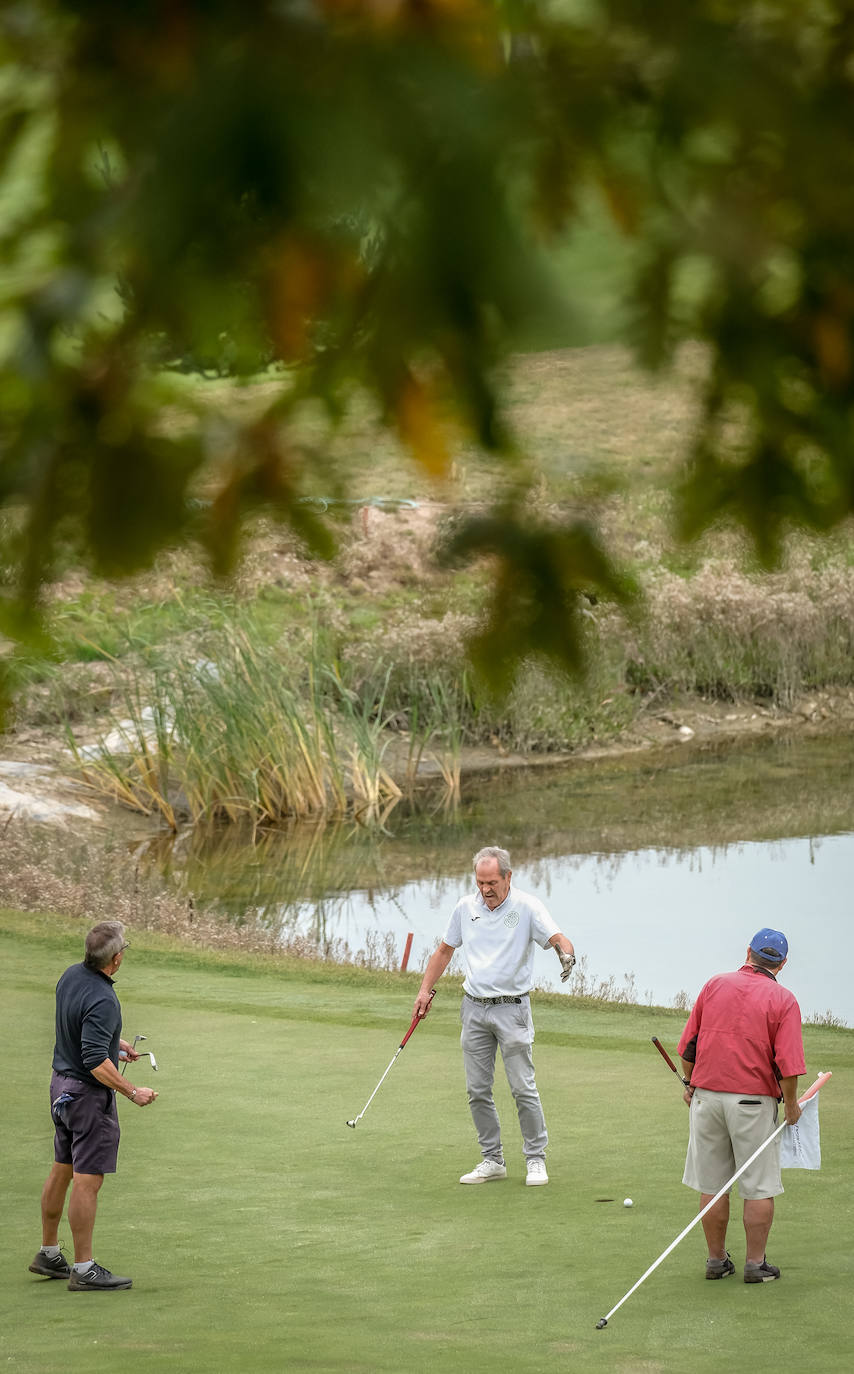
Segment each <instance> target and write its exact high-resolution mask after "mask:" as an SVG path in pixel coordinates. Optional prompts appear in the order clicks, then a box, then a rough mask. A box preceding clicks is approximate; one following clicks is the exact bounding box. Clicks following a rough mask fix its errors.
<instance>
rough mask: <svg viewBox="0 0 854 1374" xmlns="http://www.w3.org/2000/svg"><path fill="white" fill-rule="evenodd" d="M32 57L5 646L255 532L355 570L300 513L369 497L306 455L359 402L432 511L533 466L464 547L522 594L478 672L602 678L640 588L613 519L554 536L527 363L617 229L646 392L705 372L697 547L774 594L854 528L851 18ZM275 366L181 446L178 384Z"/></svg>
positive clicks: (631, 5)
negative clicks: (600, 647) (513, 359)
mask: <svg viewBox="0 0 854 1374" xmlns="http://www.w3.org/2000/svg"><path fill="white" fill-rule="evenodd" d="M0 56H2V69H0V139H2V143H0V191H2V206H3V208H2V212H0V238H2V258H3V262H4V266H3V268H2V270H1V271H0V296H2V301H0V367H1V368H2V370H0V413H2V415H3V433H2V448H0V505H1V506H4V507H6V508H7V518H6V519H5V521H4V522H3V524H2V528H3V530H4V534H3V540H2V547H0V578H2V583H0V614H2V623H0V632H2V633H5V634H7V635H8V636H12V637H16V636H18V635H20V634H22V633H23V632H24V629H23V627H24V622H25V620H26V617H27V615H31V613H32V612H33V611H35V610H37V607H38V600H39V588H40V586H41V585H42V584H43V582H44V581H45V579H46V578H47V577H49V575H50V572H51V568H52V566H53V563H54V560H55V559H56V557H57V551H58V550H59V549H60V548H62V549H63V550H64V551H65V552H66V554H67V551H68V550H69V549H71V550H72V551H73V553H74V556H75V557H78V556H79V557H82V558H83V559H84V560H85V561H88V562H89V563H90V564H91V565H92V566H94V567H95V568H96V569H97V570H98V571H99V572H101V573H105V574H107V575H108V576H112V575H116V574H120V573H123V572H126V571H130V570H133V569H135V568H139V567H142V566H145V565H146V564H147V563H148V562H149V561H150V560H151V559H152V558H153V557H154V555H155V554H156V553H157V551H158V550H159V549H161V548H163V547H164V546H166V545H172V544H175V543H182V542H183V543H187V542H197V543H198V545H199V547H200V548H203V549H205V550H206V551H207V554H208V555H209V556H210V558H211V560H212V564H213V567H214V569H215V570H216V571H217V572H226V571H227V570H228V569H229V568H230V567H231V566H232V564H233V561H234V559H235V558H236V556H237V554H238V543H239V535H240V531H241V528H242V526H243V523H244V521H245V518H246V516H247V514H248V513H249V511H250V510H251V509H252V508H253V507H258V506H260V507H263V508H264V509H265V510H266V511H267V512H272V513H273V514H274V515H276V516H277V517H279V518H280V519H281V520H283V521H285V522H287V523H288V524H289V525H290V526H291V527H292V528H293V529H294V530H295V531H296V532H297V533H298V534H299V535H300V536H301V538H302V539H303V540H304V541H305V543H306V545H307V546H308V548H309V549H310V550H311V551H313V552H314V553H321V554H328V553H330V552H331V550H332V543H333V540H332V534H331V530H330V527H329V526H328V524H327V523H326V520H325V518H324V515H323V513H322V512H321V511H320V510H318V508H317V506H316V505H315V504H312V502H311V501H307V500H305V494H306V491H311V490H316V483H317V478H318V476H319V477H320V478H321V480H322V483H323V484H324V485H325V487H326V489H327V491H330V492H333V493H336V492H337V493H339V494H342V495H343V494H345V493H346V490H347V472H346V464H345V465H344V466H342V465H341V464H337V465H336V466H335V468H334V470H332V467H331V461H330V459H329V454H328V448H327V447H326V446H325V444H324V440H323V437H322V432H321V433H320V435H319V437H318V438H317V440H316V442H314V443H312V444H311V445H309V444H307V443H306V442H304V441H302V440H300V439H299V438H298V428H297V427H296V426H295V424H294V420H295V417H296V416H297V415H298V413H299V412H300V410H301V409H304V408H305V407H306V406H312V407H314V409H315V410H319V411H320V413H321V414H322V415H323V416H324V417H325V421H324V423H325V424H326V425H327V426H328V428H329V432H330V433H331V432H332V431H333V430H334V427H335V425H336V423H337V422H338V421H339V420H340V418H341V417H342V415H343V413H344V411H345V410H346V407H347V405H348V403H349V400H350V399H351V397H352V396H353V394H354V393H355V392H356V391H357V390H358V391H359V393H360V394H361V395H363V396H364V395H367V396H368V397H370V398H371V399H372V402H373V403H374V405H375V407H376V410H377V412H378V414H379V415H380V417H381V418H382V420H383V421H384V423H386V424H387V425H388V426H389V427H390V428H391V429H392V430H393V431H394V432H396V434H397V435H398V436H399V438H400V439H401V441H402V443H403V444H404V446H405V447H406V448H407V449H408V450H409V451H410V452H411V454H412V456H413V458H414V460H415V461H416V462H417V463H418V464H419V465H420V466H421V468H422V469H423V470H424V471H426V472H427V473H428V474H430V475H431V476H433V477H435V478H436V480H437V481H441V479H442V478H443V477H444V476H445V475H446V474H447V473H448V471H449V467H450V464H451V462H452V458H453V454H454V450H455V446H458V445H459V444H461V443H468V444H474V445H476V446H477V448H478V449H479V450H480V451H481V452H482V453H484V454H487V455H492V456H493V458H494V461H495V463H496V465H497V466H496V472H498V471H499V467H498V465H501V466H500V471H501V473H502V485H501V492H502V495H501V499H500V501H499V500H497V501H496V503H495V505H494V507H493V508H492V509H490V510H487V511H485V512H480V513H478V514H476V515H474V516H472V518H470V519H469V520H468V521H465V522H462V523H461V524H459V525H457V526H456V527H455V534H454V537H453V539H452V540H450V541H449V543H448V546H447V547H446V549H445V556H446V558H448V559H450V560H466V559H470V558H472V557H481V556H486V557H489V558H491V559H492V560H493V561H494V566H495V576H494V581H493V586H494V603H493V606H492V617H491V620H490V622H489V626H488V628H487V629H486V630H485V632H484V634H483V635H482V637H481V638H480V640H479V641H478V642H477V644H476V645H475V648H476V650H479V652H480V657H481V658H482V660H483V661H484V662H485V663H487V664H490V665H491V667H492V669H493V673H495V672H496V671H499V672H500V671H502V670H503V671H504V673H505V675H507V676H508V677H509V675H510V673H511V672H512V670H513V664H514V661H515V660H516V659H517V658H520V657H524V656H525V655H527V654H530V653H531V652H532V651H534V652H540V653H545V654H546V655H548V656H551V657H552V658H553V659H555V660H558V661H559V662H562V663H564V664H568V665H569V666H570V667H572V666H576V667H577V666H579V663H580V661H581V659H582V658H583V652H582V649H581V642H582V633H581V628H580V627H581V623H582V622H581V607H580V604H579V596H580V594H581V593H582V592H584V591H587V592H590V593H595V594H597V595H598V596H599V597H601V598H604V599H616V600H618V601H624V602H625V601H629V600H630V599H631V597H632V595H633V582H632V579H631V576H630V574H629V572H628V570H620V569H618V568H617V567H616V565H615V562H614V560H613V559H612V558H610V557H609V555H608V551H607V549H606V548H605V547H604V546H603V543H602V541H601V539H600V538H599V536H598V534H597V532H596V529H595V527H594V525H593V523H592V522H591V521H587V520H585V519H584V518H583V516H584V511H583V510H582V511H581V513H580V515H579V511H578V510H577V509H576V510H575V511H574V513H573V516H572V518H571V519H570V518H567V517H564V516H562V515H561V514H560V513H559V512H558V513H555V512H551V513H547V515H546V517H540V516H538V517H535V516H534V514H533V513H532V505H531V503H529V502H527V501H526V491H527V488H528V485H529V484H530V482H531V481H532V480H533V479H532V473H531V471H530V468H529V466H527V465H526V462H525V452H524V437H521V438H520V437H519V436H514V434H513V433H512V432H511V430H510V427H509V425H508V423H507V421H506V418H505V409H504V405H503V397H502V392H501V383H500V380H499V379H500V375H501V374H500V371H499V370H498V364H499V363H500V362H501V360H502V358H504V357H506V355H507V354H508V352H509V351H510V350H511V349H514V348H519V347H520V346H530V344H531V341H535V340H536V339H537V337H538V335H541V334H542V333H544V332H548V331H551V338H552V339H554V337H555V331H556V330H557V331H559V330H560V328H561V327H563V324H566V325H567V328H568V327H569V326H568V322H569V321H571V318H572V307H573V283H572V281H571V280H570V281H569V282H561V283H560V284H559V283H558V282H557V280H555V279H553V277H552V276H551V274H550V269H549V249H550V246H553V245H555V244H558V243H559V242H560V241H562V240H564V241H565V238H566V235H567V234H568V233H569V232H570V231H571V229H572V227H573V225H574V224H575V223H576V222H577V220H578V217H579V216H580V215H581V214H582V212H583V207H584V206H585V205H589V204H590V202H591V197H592V198H593V199H594V200H595V201H596V203H597V204H598V205H599V209H600V213H601V215H602V220H603V223H606V222H610V223H611V225H612V227H613V225H616V226H617V227H618V228H619V231H620V233H621V234H622V235H624V237H625V240H626V242H627V243H628V244H630V245H631V248H632V253H631V257H630V262H631V271H630V273H629V275H628V279H627V281H628V285H627V294H628V298H629V299H628V305H629V306H630V309H628V311H627V318H629V319H630V320H631V329H632V339H633V342H634V344H635V347H636V348H637V350H638V354H639V356H640V357H641V359H642V360H643V361H645V362H646V363H647V364H648V365H650V366H661V365H664V364H666V363H667V361H668V360H669V358H670V357H671V355H672V350H673V348H674V347H675V345H676V344H677V343H678V342H679V340H680V339H682V338H685V337H688V336H690V337H693V338H699V339H702V340H704V341H705V343H706V346H707V349H708V357H709V367H708V370H707V373H706V375H705V378H704V380H703V383H702V385H703V387H704V403H703V407H702V417H701V423H700V426H699V430H698V434H697V437H696V443H695V446H694V448H693V452H692V453H690V454H686V464H685V480H684V485H683V487H682V489H681V491H680V492H679V493H678V520H677V524H678V528H679V531H680V532H681V533H682V534H683V535H686V536H690V535H691V534H693V533H696V532H698V531H699V530H701V529H703V528H704V527H706V526H708V525H709V524H710V523H712V522H714V521H717V520H718V519H720V518H721V517H724V516H729V517H732V518H734V519H735V520H736V521H738V522H740V523H741V524H743V525H744V526H745V527H746V528H747V529H748V531H749V532H750V534H751V536H752V537H753V539H754V541H755V543H756V546H757V549H758V552H759V554H760V556H761V558H762V559H763V560H764V561H765V562H766V563H768V564H771V563H773V561H774V559H775V557H776V555H777V554H778V552H779V544H780V540H781V538H782V536H783V535H784V534H785V531H786V527H787V525H788V524H789V523H795V524H805V525H808V526H810V527H812V528H816V529H819V530H821V529H826V528H830V527H831V526H832V525H834V524H836V523H839V522H840V521H841V520H843V519H844V518H845V516H846V515H847V514H848V513H850V511H851V509H852V504H854V458H852V443H851V424H850V418H851V407H852V402H854V329H853V328H852V323H854V275H852V274H853V273H854V266H852V264H854V257H852V253H851V225H852V223H854V176H852V166H851V163H852V144H851V139H850V130H851V127H852V123H854V99H852V97H853V96H854V8H852V6H851V5H850V4H849V3H847V2H846V0H817V3H814V4H811V5H809V6H806V5H803V4H800V3H795V0H696V3H693V4H691V5H685V4H684V0H658V3H656V4H655V5H639V4H637V3H636V0H587V2H586V3H580V2H579V3H576V2H575V0H564V3H550V4H546V3H537V0H531V2H530V3H526V0H520V2H519V3H514V0H506V2H505V3H497V0H496V3H487V0H259V3H257V4H254V5H252V6H246V5H245V4H238V3H237V2H236V0H217V2H215V3H211V0H204V3H202V0H125V3H123V4H121V5H116V4H115V3H114V0H77V3H70V0H69V3H61V0H56V3H49V2H48V0H44V3H42V2H41V0H17V3H13V4H8V5H5V6H4V7H3V9H2V14H0ZM264 367H274V368H277V369H278V373H277V375H279V376H280V377H281V386H280V387H277V388H276V389H275V393H274V395H273V396H272V397H271V400H270V403H269V404H268V405H267V407H266V408H265V410H264V411H263V413H262V414H260V415H257V414H255V415H253V416H252V417H251V419H248V418H247V419H245V420H243V421H241V419H240V418H239V417H235V416H234V415H229V416H228V417H224V416H222V415H221V414H219V413H218V412H217V411H216V410H214V408H213V407H211V408H208V407H207V406H206V404H205V401H204V397H203V395H202V394H196V396H195V400H194V405H195V409H196V413H195V419H194V423H193V424H192V425H191V426H189V427H186V428H183V429H182V430H181V432H180V433H179V434H170V433H168V432H166V427H165V426H164V425H163V424H162V418H161V417H162V410H163V406H164V404H165V403H166V402H167V401H168V399H169V396H170V394H171V393H170V390H169V388H170V386H171V387H174V386H175V385H176V383H177V381H179V380H180V379H179V378H177V375H176V372H175V371H174V370H173V371H172V372H171V373H170V372H169V371H168V369H169V368H172V369H184V370H197V371H202V372H205V371H207V372H210V371H213V372H216V373H218V374H223V373H227V374H229V375H233V376H234V377H235V378H237V379H239V378H240V377H244V376H248V375H250V374H255V373H257V371H258V370H259V369H261V368H264ZM170 378H171V380H170ZM614 401H615V405H618V404H619V397H618V396H615V398H614ZM508 470H509V471H510V472H511V473H514V474H515V478H514V482H513V483H511V484H510V485H509V486H508V484H507V482H506V480H505V478H504V474H505V473H506V472H507V471H508ZM508 492H509V493H510V494H509V495H508V494H507V493H508ZM200 496H201V497H202V498H203V499H200Z"/></svg>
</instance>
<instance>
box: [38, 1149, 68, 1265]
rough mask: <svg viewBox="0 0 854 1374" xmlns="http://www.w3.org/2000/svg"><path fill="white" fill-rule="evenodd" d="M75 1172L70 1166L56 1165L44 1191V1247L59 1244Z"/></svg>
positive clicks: (48, 1177) (46, 1181)
mask: <svg viewBox="0 0 854 1374" xmlns="http://www.w3.org/2000/svg"><path fill="white" fill-rule="evenodd" d="M72 1174H73V1170H72V1167H71V1165H70V1164H54V1166H53V1168H52V1169H51V1171H50V1173H49V1174H48V1176H47V1179H46V1180H45V1185H44V1188H43V1189H42V1245H58V1244H59V1223H60V1221H61V1220H62V1210H63V1208H64V1207H65V1195H66V1193H67V1192H68V1185H69V1183H70V1182H71V1178H72Z"/></svg>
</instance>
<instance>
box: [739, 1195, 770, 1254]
mask: <svg viewBox="0 0 854 1374" xmlns="http://www.w3.org/2000/svg"><path fill="white" fill-rule="evenodd" d="M773 1220H774V1199H773V1198H772V1197H762V1198H754V1199H750V1198H746V1199H745V1202H744V1234H745V1236H746V1237H747V1254H746V1256H745V1258H746V1260H747V1263H748V1264H761V1263H762V1261H763V1260H764V1258H765V1247H766V1245H767V1244H768V1232H769V1231H770V1230H771V1223H772V1221H773Z"/></svg>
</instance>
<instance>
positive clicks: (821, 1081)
mask: <svg viewBox="0 0 854 1374" xmlns="http://www.w3.org/2000/svg"><path fill="white" fill-rule="evenodd" d="M830 1077H831V1075H830V1074H829V1073H820V1074H819V1076H818V1078H817V1079H816V1080H815V1082H814V1083H813V1084H812V1086H811V1087H809V1088H807V1090H806V1092H805V1093H804V1094H803V1095H802V1096H801V1097H799V1098H798V1106H800V1107H802V1106H803V1105H804V1103H805V1102H808V1101H809V1099H810V1098H811V1097H815V1095H816V1093H817V1092H818V1091H819V1089H820V1088H823V1087H824V1085H825V1083H826V1082H827V1080H828V1078H830ZM785 1125H786V1123H785V1121H783V1122H781V1123H780V1125H779V1126H778V1127H777V1129H776V1130H775V1131H772V1133H771V1135H769V1137H768V1139H767V1140H763V1142H762V1144H761V1145H760V1146H759V1149H758V1150H754V1151H753V1154H752V1155H751V1156H750V1158H749V1159H746V1160H745V1161H744V1163H743V1164H742V1166H741V1168H740V1169H737V1170H736V1172H735V1173H734V1174H733V1176H732V1178H731V1179H730V1180H729V1182H728V1183H725V1184H724V1186H723V1187H722V1188H721V1189H720V1190H719V1191H718V1192H717V1193H715V1195H714V1197H713V1198H712V1200H711V1202H707V1203H706V1205H705V1207H704V1208H703V1209H702V1211H699V1212H698V1213H697V1215H696V1216H695V1217H694V1218H693V1220H692V1221H691V1222H689V1224H688V1225H687V1226H686V1227H685V1230H684V1231H680V1233H679V1235H678V1236H677V1237H676V1239H675V1240H673V1241H671V1242H670V1244H669V1245H668V1247H667V1249H666V1250H663V1251H662V1253H661V1254H660V1255H659V1257H658V1259H657V1260H655V1261H654V1262H653V1263H652V1264H651V1265H650V1266H649V1268H648V1269H647V1271H646V1273H645V1274H641V1276H640V1278H639V1279H638V1281H637V1283H635V1284H633V1285H632V1287H631V1288H630V1289H629V1291H628V1293H626V1294H624V1296H623V1297H622V1298H620V1301H619V1302H618V1303H617V1305H616V1307H612V1308H611V1310H610V1312H609V1313H608V1314H607V1315H606V1316H604V1317H600V1319H599V1321H598V1322H597V1323H596V1330H597V1331H601V1330H602V1328H603V1327H604V1326H607V1325H608V1320H609V1318H611V1317H613V1315H614V1313H615V1312H618V1311H619V1310H620V1308H621V1307H622V1305H623V1303H624V1302H625V1301H626V1300H627V1299H628V1298H630V1297H631V1296H632V1293H634V1291H635V1289H637V1288H640V1286H641V1284H642V1283H643V1281H644V1279H648V1278H649V1276H650V1274H651V1273H652V1272H653V1270H654V1269H657V1268H658V1266H659V1265H660V1264H661V1261H662V1260H665V1259H667V1256H668V1255H669V1254H670V1252H671V1250H675V1249H676V1247H677V1245H678V1244H679V1242H680V1240H684V1239H685V1237H686V1236H687V1234H688V1232H689V1231H691V1230H693V1228H694V1227H695V1226H696V1225H697V1222H698V1221H701V1220H702V1219H703V1217H704V1216H705V1215H706V1213H707V1212H709V1211H711V1209H712V1208H713V1207H714V1205H715V1203H716V1202H718V1201H720V1199H721V1198H722V1197H723V1195H724V1193H728V1192H729V1190H730V1188H731V1187H732V1185H733V1184H734V1183H735V1181H736V1179H738V1178H741V1175H742V1174H743V1173H744V1171H745V1169H747V1168H748V1167H749V1166H750V1165H751V1164H752V1163H753V1161H754V1159H756V1158H758V1156H759V1155H761V1153H762V1151H763V1150H764V1149H765V1148H766V1146H768V1145H770V1144H771V1141H772V1140H775V1139H776V1137H777V1136H778V1135H779V1134H780V1132H781V1131H782V1130H783V1127H784V1126H785Z"/></svg>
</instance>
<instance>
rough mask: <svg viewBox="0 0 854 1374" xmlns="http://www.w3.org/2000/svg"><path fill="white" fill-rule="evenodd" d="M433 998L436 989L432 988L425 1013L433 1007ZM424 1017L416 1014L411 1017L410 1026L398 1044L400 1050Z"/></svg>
mask: <svg viewBox="0 0 854 1374" xmlns="http://www.w3.org/2000/svg"><path fill="white" fill-rule="evenodd" d="M435 996H436V989H435V988H433V989H432V991H431V993H430V996H429V998H428V999H427V1011H429V1010H430V1008H431V1006H432V1005H433V998H434V997H435ZM427 1011H425V1013H424V1016H426V1015H427ZM424 1016H419V1015H418V1014H417V1012H416V1014H415V1016H413V1018H412V1025H411V1026H410V1027H409V1030H408V1031H407V1032H406V1034H405V1036H404V1037H403V1039H402V1040H401V1042H400V1046H399V1048H400V1049H403V1047H404V1045H405V1044H406V1042H407V1040H408V1039H409V1037H410V1035H411V1034H412V1032H413V1031H414V1030H415V1027H416V1026H417V1025H418V1023H419V1021H423V1020H424Z"/></svg>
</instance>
